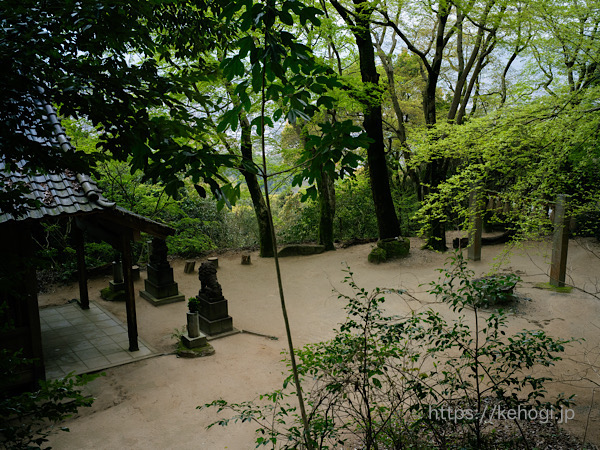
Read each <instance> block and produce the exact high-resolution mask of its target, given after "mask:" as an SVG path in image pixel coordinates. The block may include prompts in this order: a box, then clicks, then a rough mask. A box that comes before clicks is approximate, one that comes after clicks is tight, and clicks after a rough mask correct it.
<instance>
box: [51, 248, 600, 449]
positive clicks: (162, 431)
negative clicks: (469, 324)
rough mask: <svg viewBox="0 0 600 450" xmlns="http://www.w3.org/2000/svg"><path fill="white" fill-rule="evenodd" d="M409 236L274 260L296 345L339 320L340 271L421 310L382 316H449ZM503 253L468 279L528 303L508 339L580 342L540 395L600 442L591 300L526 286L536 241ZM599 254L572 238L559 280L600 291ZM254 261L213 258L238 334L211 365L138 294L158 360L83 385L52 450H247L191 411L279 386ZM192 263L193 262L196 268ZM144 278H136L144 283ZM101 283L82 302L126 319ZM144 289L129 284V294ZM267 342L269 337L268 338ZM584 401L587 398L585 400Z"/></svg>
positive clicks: (271, 315) (183, 286)
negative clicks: (385, 252)
mask: <svg viewBox="0 0 600 450" xmlns="http://www.w3.org/2000/svg"><path fill="white" fill-rule="evenodd" d="M421 244H422V242H421V241H420V240H419V239H412V242H411V246H412V249H411V254H410V256H409V257H408V258H406V259H403V260H398V261H392V262H388V263H385V264H381V265H372V264H369V263H368V262H367V255H368V253H369V251H370V249H371V248H372V247H373V246H374V244H365V245H359V246H354V247H350V248H347V249H338V250H336V251H335V252H328V253H324V254H321V255H313V256H299V257H288V258H282V259H281V260H280V261H281V268H282V273H283V283H284V288H285V293H286V301H287V307H288V314H289V317H290V321H291V327H292V332H293V338H294V345H295V346H296V347H299V346H302V345H304V344H307V343H310V342H316V341H320V340H325V339H328V338H330V337H332V335H333V332H332V330H333V328H334V327H336V325H337V324H338V323H340V322H341V321H343V319H344V311H343V309H342V307H343V306H344V305H343V303H342V301H341V300H339V299H338V298H337V294H336V293H335V292H333V290H335V289H338V290H342V291H344V292H348V288H347V286H346V285H343V284H342V283H341V282H342V279H343V278H344V273H343V272H342V269H344V268H345V267H346V265H349V266H350V268H351V270H352V271H353V272H354V274H355V280H356V282H357V283H358V284H359V285H360V286H362V287H364V288H367V289H372V288H374V287H377V286H378V287H387V288H402V289H406V290H408V291H409V292H410V293H412V294H413V295H414V296H416V297H417V298H418V299H419V301H410V302H405V301H402V300H400V299H398V298H394V297H390V299H389V300H388V301H387V302H386V304H385V309H386V310H387V311H389V312H390V313H406V312H408V311H409V310H410V308H412V309H422V308H428V307H434V308H436V309H438V310H440V311H442V312H444V314H448V317H451V315H450V313H449V311H448V309H447V307H446V306H445V305H439V304H438V305H436V304H433V303H431V302H433V301H434V300H435V299H434V298H432V297H431V296H429V294H427V293H426V292H425V291H426V289H427V286H426V284H427V283H429V282H430V281H431V280H434V279H437V277H438V275H439V274H438V272H437V271H436V270H435V269H438V268H440V267H442V266H443V264H444V262H445V261H446V258H447V257H448V256H449V255H448V254H446V255H444V254H439V253H434V252H429V251H424V250H420V249H419V247H420V245H421ZM505 250H506V247H505V246H504V245H495V246H484V247H483V252H482V261H480V262H475V263H471V264H470V266H471V268H472V269H474V270H475V271H476V274H477V275H481V274H485V273H487V272H488V271H490V269H491V267H492V266H493V265H500V268H501V269H500V270H502V271H506V272H513V273H517V274H518V275H520V276H521V277H522V279H523V281H522V283H520V285H519V286H518V289H517V292H518V293H519V294H520V295H521V296H524V297H527V298H529V299H530V300H524V301H520V302H519V303H518V304H517V306H516V308H515V309H514V311H513V312H512V313H511V316H510V318H509V329H510V331H513V332H515V331H520V330H522V329H543V330H544V331H546V332H547V333H548V334H550V335H551V336H554V337H562V338H571V337H574V338H584V339H585V341H581V342H580V343H576V344H572V345H571V346H570V347H568V349H567V352H566V355H565V358H564V360H563V361H561V362H559V363H558V364H557V365H556V366H555V367H553V368H552V374H553V376H554V378H555V381H554V382H552V383H549V384H548V392H549V395H550V396H554V395H556V394H558V393H561V392H564V393H566V394H568V395H570V394H576V395H577V406H575V408H574V410H575V418H574V419H573V420H572V421H570V422H569V423H568V424H567V425H566V429H567V430H568V431H569V432H570V433H572V434H574V435H576V436H577V437H578V438H579V439H583V437H584V434H586V429H587V435H586V441H587V442H591V443H595V444H597V445H598V444H600V395H598V394H600V392H594V387H596V391H599V389H598V387H597V386H598V385H599V383H600V373H599V372H598V370H599V369H600V357H599V354H600V332H599V330H600V300H598V299H596V298H594V297H592V296H590V295H587V294H585V293H582V292H580V291H578V290H573V291H572V292H571V293H568V294H565V293H555V292H551V291H547V290H542V289H538V288H535V287H534V284H535V283H538V282H547V281H548V272H549V265H548V263H549V253H550V247H549V244H548V243H546V242H535V243H529V244H527V245H525V246H522V247H521V248H515V249H513V250H512V252H511V253H510V254H509V255H507V254H505ZM590 250H593V251H595V253H596V255H600V246H599V245H598V244H596V243H594V242H592V241H591V240H584V241H577V242H576V241H570V248H569V259H568V274H569V276H570V277H571V279H570V281H571V283H573V284H575V285H577V286H579V287H582V288H585V289H587V290H592V291H597V290H598V289H597V288H600V257H599V256H594V254H592V253H591V252H590ZM251 257H252V264H251V265H249V266H245V265H241V264H240V254H239V253H228V254H223V255H219V270H218V278H219V282H220V283H221V285H222V287H223V293H224V295H225V298H227V299H228V300H229V312H230V315H231V316H232V317H233V321H234V327H236V328H237V329H239V330H243V331H247V332H248V333H240V334H236V335H233V336H230V337H226V338H223V339H218V340H214V341H212V342H211V343H212V345H213V347H214V348H215V350H216V353H215V354H214V355H213V356H209V357H205V358H196V359H183V358H177V357H176V356H175V355H174V354H173V353H172V352H173V350H174V348H175V342H176V341H175V339H174V338H173V337H172V335H173V333H174V332H175V331H176V330H177V329H179V330H181V329H182V327H183V325H184V324H185V320H186V318H185V313H186V310H187V308H186V303H184V302H180V303H175V304H170V305H163V306H160V307H155V306H153V305H151V304H150V303H148V302H147V301H145V300H144V299H142V298H140V297H139V296H138V298H137V302H136V307H137V320H138V330H139V335H140V337H141V338H142V339H143V340H145V341H146V342H147V343H148V344H150V345H151V346H152V347H154V349H156V350H158V351H159V352H160V353H161V354H160V355H159V356H155V357H152V358H150V359H146V360H143V361H138V362H135V363H131V364H128V365H124V366H120V367H115V368H111V369H108V370H106V376H103V377H100V378H98V379H96V380H95V381H93V382H92V383H91V384H90V385H88V387H87V390H88V391H89V392H90V393H91V394H92V395H94V396H95V397H96V401H95V403H94V405H93V406H92V407H91V408H88V409H85V410H82V411H81V412H80V414H79V415H77V416H76V417H73V418H71V419H69V420H68V421H67V422H66V423H65V424H64V425H65V426H67V427H69V428H70V433H57V434H55V435H54V436H53V437H52V438H51V441H50V445H51V446H52V447H53V448H55V449H92V448H93V449H117V448H119V449H122V448H131V449H142V448H144V449H148V448H151V449H211V450H212V449H226V448H228V449H250V448H254V428H255V427H254V426H252V425H249V424H236V425H229V426H228V427H214V428H211V429H210V430H206V429H205V427H206V426H207V425H208V424H209V423H211V422H213V421H214V420H215V419H216V418H217V415H216V411H215V410H197V409H196V407H197V406H198V405H203V404H205V403H208V402H210V401H212V400H215V399H219V398H224V399H226V400H227V401H230V402H241V401H245V400H252V399H255V398H256V397H257V396H258V395H259V394H261V393H266V392H270V391H272V390H274V389H278V388H280V387H281V383H282V380H283V373H284V372H285V371H286V367H285V364H284V363H283V362H281V359H282V355H281V352H282V351H283V350H284V349H285V348H286V340H285V334H284V326H283V319H282V315H281V308H280V305H279V296H278V291H277V283H276V279H275V269H274V263H273V260H272V259H261V258H259V257H258V255H257V253H256V252H255V253H252V254H251ZM198 262H200V260H198ZM183 265H184V261H183V260H174V261H172V266H173V268H174V273H175V279H176V281H177V282H178V283H179V290H180V292H181V293H183V294H185V296H186V298H187V297H191V296H193V295H196V294H197V292H198V290H199V288H200V283H199V281H198V279H197V275H195V274H185V273H184V271H183ZM143 278H145V273H144V272H142V279H143ZM108 281H109V277H108V276H107V277H103V278H99V279H93V280H90V282H89V292H90V298H91V300H92V301H95V302H98V303H99V304H100V305H101V306H103V307H104V308H106V309H107V310H109V311H110V312H112V313H113V314H114V315H115V316H117V317H119V318H121V319H122V320H123V322H126V314H125V305H124V304H123V303H114V302H113V303H110V302H106V301H104V300H102V299H100V294H99V291H100V289H102V288H104V287H106V286H107V285H108ZM142 287H143V281H138V282H136V290H139V289H141V288H142ZM77 296H78V288H77V285H76V284H73V285H71V286H61V287H55V288H53V289H51V290H50V291H49V292H48V293H46V294H41V295H40V306H41V307H44V306H48V305H59V304H64V303H66V302H67V301H69V300H71V299H72V298H75V297H77ZM254 333H258V334H260V335H265V336H274V337H277V338H278V339H277V340H274V339H269V338H267V337H262V336H259V335H257V334H254ZM594 394H596V395H595V398H594Z"/></svg>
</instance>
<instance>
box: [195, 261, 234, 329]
mask: <svg viewBox="0 0 600 450" xmlns="http://www.w3.org/2000/svg"><path fill="white" fill-rule="evenodd" d="M198 279H199V280H200V291H199V292H198V297H197V298H196V300H195V302H194V303H193V305H192V304H190V311H192V308H193V309H194V310H195V311H197V312H198V320H199V323H200V330H201V331H202V332H204V333H206V334H208V335H209V336H214V335H216V334H222V333H228V332H230V331H233V319H232V318H231V317H230V316H229V313H228V309H227V300H225V297H223V292H222V290H221V285H220V284H219V282H218V281H217V268H216V267H215V266H214V264H213V263H212V262H204V263H202V265H200V267H199V268H198ZM192 312H194V311H192Z"/></svg>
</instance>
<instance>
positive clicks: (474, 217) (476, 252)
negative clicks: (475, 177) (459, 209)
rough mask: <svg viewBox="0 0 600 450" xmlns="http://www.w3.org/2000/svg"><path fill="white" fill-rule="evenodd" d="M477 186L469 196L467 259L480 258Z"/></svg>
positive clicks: (480, 223)
mask: <svg viewBox="0 0 600 450" xmlns="http://www.w3.org/2000/svg"><path fill="white" fill-rule="evenodd" d="M479 203H480V201H479V188H478V187H477V186H475V187H474V189H473V190H472V191H471V194H470V196H469V214H470V217H471V219H470V220H471V223H470V226H469V259H470V260H472V261H479V260H481V229H482V221H481V205H480V204H479Z"/></svg>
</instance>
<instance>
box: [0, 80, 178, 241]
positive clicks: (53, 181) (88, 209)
mask: <svg viewBox="0 0 600 450" xmlns="http://www.w3.org/2000/svg"><path fill="white" fill-rule="evenodd" d="M39 93H40V95H43V90H42V89H39ZM32 100H33V103H34V104H35V108H37V110H38V111H41V112H42V120H44V121H45V123H47V124H49V125H51V126H52V136H51V137H46V136H40V135H39V134H38V133H37V131H36V127H35V126H29V127H23V128H22V129H20V130H17V131H16V132H17V133H22V134H23V135H25V136H26V137H27V138H28V139H30V140H32V141H35V142H38V143H40V144H42V145H47V146H53V147H58V146H60V147H61V150H62V151H63V152H68V151H75V149H74V148H73V147H72V146H71V143H70V142H69V138H68V137H67V135H66V132H65V130H64V128H63V127H62V125H61V124H60V121H59V120H58V117H57V115H56V111H55V110H54V108H53V107H52V106H50V105H48V104H46V103H43V102H42V101H39V100H37V99H35V98H32ZM7 166H8V167H10V169H7ZM26 166H27V162H26V161H20V162H17V163H16V164H15V163H14V162H13V163H12V164H10V165H8V164H7V161H5V160H4V158H3V156H2V155H0V179H2V181H3V184H4V186H5V189H6V188H8V189H10V188H11V187H12V186H18V185H20V184H21V185H23V184H24V185H25V186H26V187H27V188H28V189H27V190H28V191H30V192H29V193H27V194H24V197H25V198H24V200H26V199H28V200H33V202H32V204H36V203H37V204H38V205H39V206H38V207H27V209H26V211H25V213H24V214H22V215H20V216H14V215H13V214H10V213H6V212H3V211H2V208H1V205H0V224H2V223H5V222H10V221H21V220H27V219H32V220H38V219H43V218H48V217H59V216H67V215H69V216H72V215H81V214H89V213H95V212H103V213H104V214H103V218H104V219H106V220H108V221H111V220H112V221H117V222H118V223H120V224H122V225H123V226H125V227H128V228H133V229H137V230H140V231H144V232H147V233H150V234H152V235H154V236H163V237H164V236H167V235H172V234H174V233H175V230H174V229H173V228H171V227H168V226H166V225H163V224H161V223H158V222H155V221H153V220H150V219H148V218H146V217H143V216H140V215H138V214H135V213H133V212H131V211H128V210H126V209H124V208H121V207H118V206H116V204H115V203H113V202H110V201H109V200H107V199H106V198H104V197H103V196H102V193H101V191H100V189H99V188H98V185H97V184H96V182H95V181H94V180H92V179H91V178H90V177H89V176H87V175H82V174H76V173H73V172H72V171H69V170H65V171H63V172H60V173H47V174H35V175H33V174H32V171H31V170H30V169H29V168H27V167H26ZM105 222H106V221H105Z"/></svg>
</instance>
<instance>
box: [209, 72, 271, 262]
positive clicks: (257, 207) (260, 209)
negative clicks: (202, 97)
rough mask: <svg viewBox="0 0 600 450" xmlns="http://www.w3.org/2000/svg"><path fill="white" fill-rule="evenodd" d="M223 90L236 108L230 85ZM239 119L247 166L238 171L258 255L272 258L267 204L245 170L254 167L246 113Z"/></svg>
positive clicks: (250, 128)
mask: <svg viewBox="0 0 600 450" xmlns="http://www.w3.org/2000/svg"><path fill="white" fill-rule="evenodd" d="M225 89H226V90H227V92H228V93H229V96H230V97H231V99H232V101H233V103H234V104H235V105H236V106H237V104H239V101H238V100H236V96H235V93H234V88H233V86H232V84H231V83H230V82H228V81H225ZM239 119H240V129H241V132H242V139H241V144H240V153H241V154H242V160H243V162H246V163H247V164H240V167H239V168H238V169H239V171H240V173H241V174H242V175H243V177H244V180H245V181H246V185H247V186H248V192H250V198H251V199H252V207H253V208H254V214H255V215H256V222H257V224H258V244H259V246H260V253H259V255H260V256H261V257H263V258H272V257H273V256H274V252H275V249H274V247H273V239H271V220H269V212H268V210H267V204H266V202H265V197H264V195H263V192H262V189H261V187H260V183H259V181H258V176H257V174H256V173H255V172H253V171H250V170H248V169H247V167H252V166H254V159H253V156H252V127H251V126H250V121H249V120H248V117H247V116H246V113H244V112H243V111H242V112H240V114H239ZM220 138H221V140H222V142H223V144H224V145H225V146H226V147H227V150H228V151H229V152H230V153H232V154H233V153H235V152H234V151H233V149H232V148H231V147H230V145H229V143H228V142H227V139H226V138H225V136H220Z"/></svg>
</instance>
